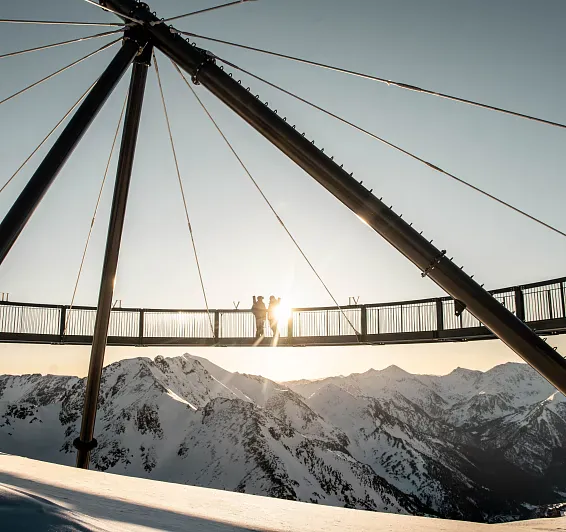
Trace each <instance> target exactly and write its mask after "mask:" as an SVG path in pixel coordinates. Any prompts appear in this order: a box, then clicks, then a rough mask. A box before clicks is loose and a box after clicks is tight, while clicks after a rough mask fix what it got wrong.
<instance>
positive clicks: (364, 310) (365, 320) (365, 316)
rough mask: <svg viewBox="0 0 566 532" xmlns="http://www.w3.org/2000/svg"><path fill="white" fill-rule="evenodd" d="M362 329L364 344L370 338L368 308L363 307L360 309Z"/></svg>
mask: <svg viewBox="0 0 566 532" xmlns="http://www.w3.org/2000/svg"><path fill="white" fill-rule="evenodd" d="M360 329H361V331H360V332H361V334H362V342H367V336H368V312H367V307H366V306H365V305H362V306H361V307H360Z"/></svg>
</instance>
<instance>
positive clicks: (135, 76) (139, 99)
mask: <svg viewBox="0 0 566 532" xmlns="http://www.w3.org/2000/svg"><path fill="white" fill-rule="evenodd" d="M139 42H140V46H141V47H142V48H143V47H144V46H145V49H144V50H143V52H142V53H141V54H140V55H139V56H138V57H137V58H136V60H135V63H134V68H133V70H132V76H131V80H130V89H129V93H128V104H127V107H126V117H125V120H124V131H123V133H122V144H121V147H120V156H119V158H118V168H117V171H116V183H115V185H114V197H113V200H112V209H111V212H110V223H109V225H108V236H107V240H106V251H105V253H104V263H103V266H102V280H101V282H100V291H99V295H98V305H97V309H96V321H95V323H94V333H93V336H92V349H91V354H90V364H89V368H88V376H87V382H86V388H85V399H84V405H83V418H82V424H81V432H80V436H79V437H78V438H76V439H75V441H74V442H73V444H74V446H75V447H76V449H77V467H79V468H82V469H88V465H89V461H90V452H91V450H92V449H94V448H95V447H96V443H97V442H96V439H95V438H94V424H95V421H96V411H97V407H98V395H99V392H100V381H101V378H102V368H103V365H104V354H105V351H106V343H107V340H108V326H109V323H110V312H111V310H112V296H113V293H114V282H115V279H116V269H117V267H118V256H119V254H120V243H121V241H122V230H123V227H124V219H125V216H126V204H127V200H128V192H129V188H130V179H131V176H132V167H133V164H134V154H135V151H136V143H137V138H138V130H139V125H140V118H141V112H142V105H143V99H144V94H145V85H146V80H147V70H148V67H149V64H150V60H151V45H149V44H147V41H146V42H145V43H142V42H141V41H139Z"/></svg>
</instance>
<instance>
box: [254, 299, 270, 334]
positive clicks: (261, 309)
mask: <svg viewBox="0 0 566 532" xmlns="http://www.w3.org/2000/svg"><path fill="white" fill-rule="evenodd" d="M252 314H253V315H254V318H255V336H256V338H261V337H262V336H263V327H264V325H265V316H266V314H267V308H266V307H265V303H264V302H263V296H258V297H257V299H256V296H253V305H252Z"/></svg>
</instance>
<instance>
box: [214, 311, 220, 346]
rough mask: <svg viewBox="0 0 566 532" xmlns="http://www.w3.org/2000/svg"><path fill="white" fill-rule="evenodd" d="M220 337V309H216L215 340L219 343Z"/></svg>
mask: <svg viewBox="0 0 566 532" xmlns="http://www.w3.org/2000/svg"><path fill="white" fill-rule="evenodd" d="M219 339H220V311H218V310H215V311H214V341H215V342H216V343H218V340H219Z"/></svg>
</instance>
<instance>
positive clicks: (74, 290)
mask: <svg viewBox="0 0 566 532" xmlns="http://www.w3.org/2000/svg"><path fill="white" fill-rule="evenodd" d="M127 103H128V96H127V95H126V98H125V99H124V105H123V106H122V112H121V113H120V118H119V120H118V125H117V126H116V133H115V134H114V139H113V140H112V147H111V148H110V155H109V156H108V162H107V163H106V169H105V170H104V177H103V178H102V183H101V184H100V190H99V191H98V198H97V199H96V205H95V207H94V213H93V215H92V220H91V222H90V228H89V230H88V235H87V237H86V242H85V246H84V249H83V256H82V259H81V265H80V266H79V272H78V274H77V280H76V281H75V288H74V289H73V297H72V298H71V304H70V305H69V311H68V312H67V315H66V317H65V327H64V328H63V336H65V333H66V332H67V326H68V324H69V320H70V318H71V310H72V309H73V305H74V304H75V296H76V295H77V289H78V287H79V281H80V279H81V274H82V271H83V266H84V263H85V258H86V253H87V251H88V245H89V243H90V237H91V236H92V230H93V228H94V222H95V220H96V214H97V213H98V207H99V205H100V199H101V198H102V191H103V190H104V185H105V183H106V178H107V176H108V170H109V168H110V162H111V161H112V155H113V154H114V148H115V146H116V140H117V139H118V133H119V132H120V126H121V124H122V119H123V118H124V112H125V111H126V104H127Z"/></svg>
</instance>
